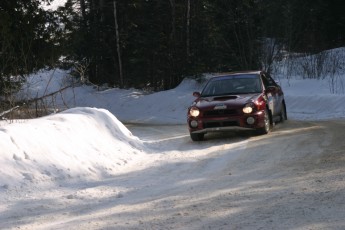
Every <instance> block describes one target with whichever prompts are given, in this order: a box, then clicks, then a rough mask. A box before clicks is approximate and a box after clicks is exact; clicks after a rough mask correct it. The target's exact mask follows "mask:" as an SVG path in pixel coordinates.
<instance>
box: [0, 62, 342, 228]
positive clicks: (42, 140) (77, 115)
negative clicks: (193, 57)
mask: <svg viewBox="0 0 345 230" xmlns="http://www.w3.org/2000/svg"><path fill="white" fill-rule="evenodd" d="M208 76H209V75H208V74H205V79H207V77H208ZM275 77H276V80H277V81H279V82H280V84H281V86H282V88H283V91H284V93H285V98H286V105H287V113H288V119H289V120H296V121H298V120H305V121H318V120H328V119H340V118H345V105H344V103H343V102H344V99H345V96H344V94H342V93H337V94H335V93H331V91H332V90H331V84H330V81H329V80H327V79H321V80H310V79H309V80H307V79H303V78H302V77H301V76H289V78H288V79H287V78H286V75H284V74H283V73H280V74H277V75H276V76H275ZM71 82H72V80H71V78H70V77H69V75H68V73H67V72H66V71H64V70H61V69H55V70H41V71H39V72H37V73H35V74H32V75H30V77H29V78H28V81H27V83H26V84H24V85H23V87H22V90H21V91H20V92H19V93H18V95H17V97H18V99H20V98H24V97H25V98H30V97H40V96H43V95H47V94H49V93H51V92H54V91H57V90H59V89H61V88H63V87H65V86H66V85H69V84H71ZM339 82H340V83H342V82H341V81H340V80H338V83H339ZM338 85H339V84H338ZM202 86H203V83H199V82H197V81H195V80H193V79H191V78H186V79H185V80H183V81H182V83H181V84H180V85H179V86H177V87H176V88H174V89H171V90H167V91H161V92H145V91H142V90H137V89H118V88H106V87H100V88H97V87H95V86H92V85H79V86H77V87H75V88H73V89H72V88H69V89H67V90H65V91H63V92H62V93H61V94H58V95H57V96H55V97H54V98H50V99H49V100H48V102H49V103H51V105H52V104H53V105H54V106H53V107H54V109H56V113H55V114H52V115H49V116H45V117H41V118H36V119H25V120H2V121H0V146H1V149H0V164H1V167H0V198H1V199H2V200H3V201H6V202H2V204H0V212H1V211H3V212H5V211H6V210H7V209H8V208H9V207H12V209H11V210H12V212H18V213H21V214H23V212H24V211H23V210H21V207H20V206H18V207H17V208H14V207H13V204H14V202H15V201H18V199H24V198H22V196H24V197H25V196H29V197H30V196H34V195H33V193H37V194H41V193H38V192H39V191H41V190H42V188H46V189H47V191H50V192H47V193H46V194H45V195H46V196H52V194H55V193H54V192H52V191H56V190H58V188H62V189H63V188H66V186H67V185H69V184H75V185H77V186H78V187H79V188H80V187H87V186H89V185H90V183H96V182H99V181H105V184H107V182H106V181H107V180H110V179H111V178H114V177H120V176H121V175H126V174H129V173H134V172H138V171H140V170H143V169H148V168H150V167H152V166H155V167H157V166H158V167H159V165H160V162H162V161H164V162H165V163H166V162H167V161H169V158H166V156H165V155H163V154H162V153H163V152H171V151H172V152H174V154H179V153H178V150H176V149H175V146H174V145H175V144H176V142H174V141H171V142H169V141H164V146H163V145H162V144H157V143H156V144H155V142H154V141H152V140H151V142H150V141H147V140H145V138H144V137H145V135H144V134H145V132H146V131H145V129H146V130H148V129H150V128H151V127H154V126H157V125H164V126H163V127H164V130H161V134H160V135H161V136H162V138H163V137H165V136H164V135H165V132H166V130H174V129H175V128H174V127H184V126H185V131H183V130H184V129H181V130H182V133H181V131H179V132H176V136H178V135H179V136H183V137H184V138H185V139H184V143H185V144H186V145H190V144H191V143H192V142H191V140H190V139H189V136H188V135H189V134H188V130H187V126H186V112H187V107H188V106H189V105H190V104H191V103H192V101H193V99H194V97H193V96H192V93H193V92H194V91H200V90H201V89H202ZM133 124H136V125H139V126H138V127H139V128H138V127H137V129H140V130H141V131H140V132H139V133H141V138H139V137H137V136H135V135H134V134H133V133H132V132H131V131H130V127H131V125H133ZM140 125H141V126H140ZM140 127H141V128H140ZM156 132H159V131H156ZM167 138H171V137H167ZM172 139H173V138H172ZM167 140H168V139H167ZM202 147H203V148H204V149H212V148H214V147H213V146H212V143H210V144H209V145H208V144H204V145H203V146H202ZM199 148H200V146H197V147H195V146H194V147H193V148H190V150H189V151H190V152H193V154H194V152H199V154H200V155H203V154H206V152H203V151H200V149H199ZM237 148H241V143H237V144H235V145H234V149H237ZM179 157H183V156H181V155H179ZM193 157H196V156H195V155H193ZM176 160H177V158H176V159H175V158H172V159H170V161H172V162H174V161H176ZM185 160H186V161H189V160H191V159H185ZM170 163H171V162H170ZM219 164H222V163H221V162H218V163H217V162H215V163H214V165H211V166H210V167H211V168H208V169H207V170H212V167H215V168H217V167H219ZM162 170H163V169H162ZM165 170H169V168H168V169H166V168H165ZM185 170H188V169H185ZM152 176H153V175H152V174H148V175H147V177H144V180H147V181H151V179H150V178H152ZM141 179H143V178H141ZM123 180H125V179H123ZM131 183H133V182H131ZM136 183H139V184H140V183H141V182H140V181H137V182H136ZM104 186H105V185H104ZM130 187H131V184H126V183H125V182H123V183H122V187H121V188H117V190H116V194H117V196H118V197H121V196H123V194H124V193H125V192H126V191H128V189H129V188H130ZM88 188H89V187H88ZM169 188H170V187H169V185H167V187H166V189H162V188H160V190H169ZM20 190H23V191H26V192H23V193H21V192H20ZM59 191H60V190H59ZM64 192H65V191H64ZM96 192H97V193H99V192H100V191H96ZM157 192H158V191H157ZM159 192H161V191H159ZM47 194H48V195H47ZM49 194H50V195H49ZM67 194H71V195H70V196H71V197H70V198H71V199H72V198H74V196H76V195H75V194H76V193H73V192H70V193H67ZM90 194H91V193H90ZM90 194H89V195H90ZM41 195H42V194H41ZM92 195H94V194H93V193H92ZM92 195H91V196H92ZM43 196H44V194H43ZM67 196H68V195H67ZM78 196H79V198H80V196H82V194H79V195H78ZM19 197H21V198H19ZM67 198H68V197H67ZM37 199H38V198H37ZM13 210H14V211H13ZM43 212H44V209H42V213H43ZM38 214H40V213H39V212H38ZM13 215H15V214H13ZM32 218H33V217H32ZM0 220H1V219H0ZM3 221H5V222H3V223H12V224H13V223H16V222H15V221H13V218H12V219H11V216H8V217H7V216H6V215H5V216H3ZM0 222H2V221H0ZM0 226H1V223H0ZM9 226H10V227H13V228H14V227H15V226H25V225H20V223H19V222H17V225H16V224H14V225H11V224H9ZM30 226H31V227H33V226H35V225H30ZM67 226H69V225H67ZM45 227H48V226H46V225H45Z"/></svg>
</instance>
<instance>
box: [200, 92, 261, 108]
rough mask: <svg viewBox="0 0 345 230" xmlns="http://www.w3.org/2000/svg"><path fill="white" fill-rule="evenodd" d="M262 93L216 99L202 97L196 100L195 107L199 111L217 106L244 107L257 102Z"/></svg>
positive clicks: (216, 97)
mask: <svg viewBox="0 0 345 230" xmlns="http://www.w3.org/2000/svg"><path fill="white" fill-rule="evenodd" d="M260 95H261V94H260V93H257V94H240V95H223V96H215V97H200V98H198V99H196V100H195V104H194V105H195V106H197V107H198V108H199V109H201V110H203V109H209V108H210V107H211V108H212V107H215V106H226V107H227V108H229V107H231V108H238V107H243V106H244V105H245V104H246V103H248V102H251V101H255V100H256V99H257V98H259V97H260Z"/></svg>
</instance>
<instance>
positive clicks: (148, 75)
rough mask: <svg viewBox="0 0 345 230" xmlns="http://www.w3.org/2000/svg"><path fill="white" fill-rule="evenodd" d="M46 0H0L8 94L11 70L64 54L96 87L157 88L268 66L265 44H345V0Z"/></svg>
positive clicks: (1, 78) (307, 48)
mask: <svg viewBox="0 0 345 230" xmlns="http://www.w3.org/2000/svg"><path fill="white" fill-rule="evenodd" d="M42 2H49V1H48V0H47V1H43V0H41V1H39V0H31V1H27V0H17V1H12V0H2V1H1V2H0V90H1V92H2V93H4V90H5V89H6V88H7V83H8V82H9V79H10V76H25V75H26V74H28V73H31V72H33V71H35V70H38V69H40V68H42V67H47V66H48V67H56V66H57V65H58V63H60V62H59V61H58V60H59V58H60V57H62V56H63V57H65V58H64V60H65V64H66V63H67V64H69V65H70V66H71V67H74V68H75V69H76V72H77V73H78V74H79V75H80V77H82V78H83V79H85V78H87V79H88V80H89V81H90V82H92V83H94V84H103V83H108V84H109V85H112V86H118V87H138V88H143V87H148V86H149V87H151V88H152V89H155V90H159V89H168V88H172V87H175V86H176V85H177V84H178V83H179V82H180V81H181V79H182V78H183V77H184V76H192V75H197V74H200V73H204V72H219V71H231V70H244V69H258V68H264V69H268V70H269V67H270V62H272V60H273V59H274V55H273V54H274V53H273V52H271V51H272V50H268V48H267V46H265V44H266V43H267V41H268V40H269V41H271V42H272V41H273V42H274V47H276V48H279V49H284V50H286V51H293V52H308V53H316V52H320V51H322V50H325V49H330V48H335V47H340V46H343V45H344V43H345V28H344V27H345V14H343V12H342V11H343V9H344V7H345V2H343V1H341V0H331V1H329V0H305V1H297V0H288V1H283V0H275V1H271V0H67V2H66V4H65V5H64V6H63V7H60V8H58V9H57V10H56V11H45V10H43V9H42V8H41V7H40V4H41V3H42ZM268 38H269V39H268ZM265 47H266V48H265ZM271 47H272V46H271Z"/></svg>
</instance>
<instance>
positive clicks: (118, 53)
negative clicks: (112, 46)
mask: <svg viewBox="0 0 345 230" xmlns="http://www.w3.org/2000/svg"><path fill="white" fill-rule="evenodd" d="M113 4H114V5H113V6H114V23H115V36H116V47H117V58H118V65H119V75H120V87H121V88H122V87H123V73H122V60H121V47H120V34H119V25H118V22H117V8H116V0H114V1H113Z"/></svg>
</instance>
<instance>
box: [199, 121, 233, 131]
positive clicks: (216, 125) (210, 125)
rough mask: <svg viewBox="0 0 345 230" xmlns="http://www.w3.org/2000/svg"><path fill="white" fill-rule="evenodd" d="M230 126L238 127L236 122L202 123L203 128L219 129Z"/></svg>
mask: <svg viewBox="0 0 345 230" xmlns="http://www.w3.org/2000/svg"><path fill="white" fill-rule="evenodd" d="M231 126H239V124H238V122H237V121H219V122H218V121H217V122H215V121H212V122H204V128H205V129H206V128H219V127H231Z"/></svg>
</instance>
